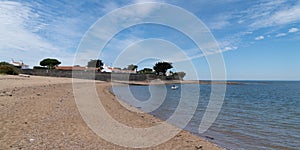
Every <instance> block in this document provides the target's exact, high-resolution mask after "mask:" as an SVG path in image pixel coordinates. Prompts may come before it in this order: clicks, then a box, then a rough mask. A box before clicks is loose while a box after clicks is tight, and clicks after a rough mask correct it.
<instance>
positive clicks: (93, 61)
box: [87, 59, 103, 69]
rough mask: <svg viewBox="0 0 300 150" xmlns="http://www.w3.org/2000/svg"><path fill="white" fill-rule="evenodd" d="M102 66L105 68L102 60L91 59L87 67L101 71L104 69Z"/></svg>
mask: <svg viewBox="0 0 300 150" xmlns="http://www.w3.org/2000/svg"><path fill="white" fill-rule="evenodd" d="M102 66H103V62H102V60H100V59H91V60H90V61H89V62H88V64H87V67H94V68H100V69H103V67H102Z"/></svg>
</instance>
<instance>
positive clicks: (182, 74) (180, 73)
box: [174, 72, 186, 79]
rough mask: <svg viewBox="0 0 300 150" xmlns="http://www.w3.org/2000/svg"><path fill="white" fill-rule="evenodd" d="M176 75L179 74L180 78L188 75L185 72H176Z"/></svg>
mask: <svg viewBox="0 0 300 150" xmlns="http://www.w3.org/2000/svg"><path fill="white" fill-rule="evenodd" d="M174 75H177V76H178V77H179V79H183V78H184V76H185V75H186V73H185V72H175V73H174Z"/></svg>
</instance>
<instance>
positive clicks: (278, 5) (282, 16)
mask: <svg viewBox="0 0 300 150" xmlns="http://www.w3.org/2000/svg"><path fill="white" fill-rule="evenodd" d="M299 14H300V3H297V4H295V5H290V4H289V3H286V1H285V0H278V1H272V2H268V3H265V4H264V5H259V6H257V7H255V9H252V10H250V12H249V15H250V16H251V17H250V18H252V19H254V23H252V24H251V25H250V26H251V27H253V28H263V27H272V26H278V25H285V24H290V23H296V22H300V17H299Z"/></svg>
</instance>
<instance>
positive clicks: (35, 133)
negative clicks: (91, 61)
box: [0, 75, 221, 150]
mask: <svg viewBox="0 0 300 150" xmlns="http://www.w3.org/2000/svg"><path fill="white" fill-rule="evenodd" d="M81 82H82V84H84V82H85V80H82V81H81ZM110 86H111V83H109V82H101V81H96V87H97V92H98V93H99V96H100V97H101V102H102V103H103V104H104V105H105V109H106V110H107V112H109V114H110V115H111V116H112V117H113V118H114V119H116V120H118V121H119V122H120V123H123V124H126V125H128V126H133V127H150V126H153V125H156V124H159V123H160V122H161V120H159V119H157V118H155V117H153V116H152V115H149V114H145V113H137V112H132V111H130V110H128V109H126V108H124V107H123V106H122V105H121V104H120V103H119V102H118V101H117V100H116V97H115V96H114V95H113V94H112V93H111V92H110V91H109V88H110ZM0 112H1V116H0V149H130V148H125V147H121V146H118V145H115V144H112V143H110V142H108V141H105V140H104V139H102V138H100V137H99V136H97V135H96V134H95V133H94V132H93V131H92V130H91V129H90V128H89V127H88V126H87V124H86V123H85V122H84V121H83V119H82V117H81V115H80V113H79V111H78V109H77V106H76V103H75V100H74V95H73V89H72V79H70V78H53V77H38V76H31V77H29V78H27V77H19V76H7V75H0ZM111 132H113V131H111ZM120 136H122V135H120ZM148 149H202V150H217V149H221V148H220V147H218V146H216V145H215V144H213V143H210V142H208V141H206V140H205V139H202V138H200V137H198V136H195V135H193V134H191V133H189V132H187V131H181V132H180V133H179V134H177V135H176V136H175V137H173V138H172V139H170V140H169V141H167V142H165V143H163V144H160V145H158V146H155V147H150V148H148Z"/></svg>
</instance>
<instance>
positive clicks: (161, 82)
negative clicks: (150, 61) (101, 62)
mask: <svg viewBox="0 0 300 150" xmlns="http://www.w3.org/2000/svg"><path fill="white" fill-rule="evenodd" d="M111 82H113V83H118V84H128V85H138V86H139V85H140V86H148V85H163V84H226V85H241V84H243V83H241V82H224V81H201V80H152V81H119V80H114V81H111Z"/></svg>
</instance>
